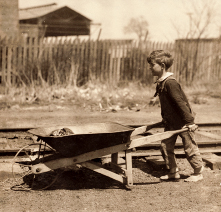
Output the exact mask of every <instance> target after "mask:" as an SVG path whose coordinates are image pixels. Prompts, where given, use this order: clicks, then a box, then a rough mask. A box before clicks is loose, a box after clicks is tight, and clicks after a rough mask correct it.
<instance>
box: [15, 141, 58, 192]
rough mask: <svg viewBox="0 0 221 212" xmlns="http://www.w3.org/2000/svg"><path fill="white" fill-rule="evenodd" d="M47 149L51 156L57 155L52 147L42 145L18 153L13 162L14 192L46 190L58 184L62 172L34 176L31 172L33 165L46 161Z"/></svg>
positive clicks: (35, 144) (35, 145)
mask: <svg viewBox="0 0 221 212" xmlns="http://www.w3.org/2000/svg"><path fill="white" fill-rule="evenodd" d="M46 148H47V149H49V150H50V151H49V152H50V155H51V154H52V155H53V154H55V151H54V150H53V149H52V148H51V147H50V146H48V145H47V144H42V143H34V144H29V145H26V146H24V147H22V148H21V149H20V150H19V151H18V152H17V154H16V155H15V157H14V159H13V162H12V175H13V178H14V185H13V186H12V187H11V189H12V190H23V191H24V190H25V191H30V190H44V189H47V188H49V187H50V186H52V184H54V183H55V182H56V180H57V179H58V177H59V175H60V174H61V171H60V170H55V171H50V172H45V173H42V174H34V173H32V171H31V170H32V169H31V168H32V166H33V165H35V164H37V163H39V162H40V160H41V161H42V160H44V157H45V153H46V151H45V149H46ZM47 155H48V154H47Z"/></svg>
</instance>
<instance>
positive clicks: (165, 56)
mask: <svg viewBox="0 0 221 212" xmlns="http://www.w3.org/2000/svg"><path fill="white" fill-rule="evenodd" d="M147 62H148V63H158V64H159V65H162V63H164V64H165V68H166V70H167V69H169V68H170V67H171V66H172V64H173V57H172V55H171V54H170V52H167V51H164V50H155V51H153V52H152V53H151V54H150V55H149V56H148V57H147Z"/></svg>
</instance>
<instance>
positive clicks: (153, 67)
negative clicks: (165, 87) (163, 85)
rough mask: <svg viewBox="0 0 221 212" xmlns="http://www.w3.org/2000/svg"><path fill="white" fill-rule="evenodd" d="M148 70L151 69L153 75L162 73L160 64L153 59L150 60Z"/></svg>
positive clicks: (159, 75)
mask: <svg viewBox="0 0 221 212" xmlns="http://www.w3.org/2000/svg"><path fill="white" fill-rule="evenodd" d="M149 64H150V70H151V71H152V74H153V76H158V77H161V76H162V74H163V69H162V66H161V65H159V64H158V63H156V62H155V61H151V63H149Z"/></svg>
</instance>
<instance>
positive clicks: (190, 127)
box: [183, 124, 198, 132]
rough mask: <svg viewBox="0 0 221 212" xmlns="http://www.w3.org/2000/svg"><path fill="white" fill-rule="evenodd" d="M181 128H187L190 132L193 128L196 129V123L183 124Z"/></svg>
mask: <svg viewBox="0 0 221 212" xmlns="http://www.w3.org/2000/svg"><path fill="white" fill-rule="evenodd" d="M183 128H188V129H189V131H190V132H194V131H195V130H197V129H198V125H196V124H191V125H185V126H184V127H183Z"/></svg>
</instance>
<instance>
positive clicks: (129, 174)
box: [125, 150, 133, 186]
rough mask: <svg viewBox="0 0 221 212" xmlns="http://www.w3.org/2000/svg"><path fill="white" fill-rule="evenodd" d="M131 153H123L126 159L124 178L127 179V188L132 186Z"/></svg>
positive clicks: (128, 151) (127, 151)
mask: <svg viewBox="0 0 221 212" xmlns="http://www.w3.org/2000/svg"><path fill="white" fill-rule="evenodd" d="M131 152H132V151H131V150H126V151H125V158H126V178H127V186H132V185H133V175H132V153H131Z"/></svg>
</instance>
